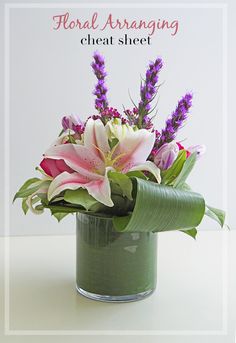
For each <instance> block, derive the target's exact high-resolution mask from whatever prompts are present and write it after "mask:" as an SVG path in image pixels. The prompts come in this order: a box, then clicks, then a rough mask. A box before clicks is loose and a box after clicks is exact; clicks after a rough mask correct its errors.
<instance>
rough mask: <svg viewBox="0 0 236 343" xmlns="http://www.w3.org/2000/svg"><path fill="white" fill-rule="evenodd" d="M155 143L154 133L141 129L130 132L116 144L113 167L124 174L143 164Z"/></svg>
mask: <svg viewBox="0 0 236 343" xmlns="http://www.w3.org/2000/svg"><path fill="white" fill-rule="evenodd" d="M154 142H155V133H154V132H148V131H147V130H144V129H141V130H138V131H134V132H130V133H129V134H128V135H126V136H125V137H124V138H123V139H122V140H121V141H120V142H119V143H118V144H117V147H116V149H115V151H114V153H113V156H112V158H113V159H117V161H116V162H115V163H114V167H115V168H117V169H119V170H121V171H122V172H124V173H126V172H127V171H129V170H130V168H132V167H134V166H136V165H139V164H142V163H144V162H145V161H146V160H147V158H148V156H149V154H150V152H151V150H152V148H153V145H154Z"/></svg>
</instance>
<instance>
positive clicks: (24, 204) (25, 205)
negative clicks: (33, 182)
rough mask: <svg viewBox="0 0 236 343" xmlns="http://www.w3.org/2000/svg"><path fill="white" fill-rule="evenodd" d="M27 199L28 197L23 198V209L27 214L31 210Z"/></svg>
mask: <svg viewBox="0 0 236 343" xmlns="http://www.w3.org/2000/svg"><path fill="white" fill-rule="evenodd" d="M26 201H27V198H24V199H23V200H22V210H23V212H24V214H27V212H28V210H29V206H28V205H27V203H26Z"/></svg>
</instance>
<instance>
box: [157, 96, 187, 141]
mask: <svg viewBox="0 0 236 343" xmlns="http://www.w3.org/2000/svg"><path fill="white" fill-rule="evenodd" d="M192 97H193V96H192V94H190V93H187V94H186V95H185V96H184V97H183V98H182V99H181V100H180V101H179V102H178V105H177V107H176V109H175V111H174V112H173V113H172V114H171V116H170V118H169V119H167V121H166V127H165V129H163V130H162V132H161V136H160V138H159V140H158V142H157V146H158V147H159V148H160V147H161V146H162V145H163V144H164V143H168V142H171V141H173V140H174V139H175V137H176V133H177V131H178V130H179V129H180V128H181V127H182V126H183V123H184V121H185V120H186V119H187V114H188V111H189V109H190V107H191V106H192Z"/></svg>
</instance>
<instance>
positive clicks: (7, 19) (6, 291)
mask: <svg viewBox="0 0 236 343" xmlns="http://www.w3.org/2000/svg"><path fill="white" fill-rule="evenodd" d="M16 8H27V9H28V8H29V9H30V8H35V9H36V8H67V9H68V8H171V9H173V8H190V9H194V8H203V9H204V8H212V9H216V8H218V9H221V10H222V33H223V38H222V44H223V46H222V60H223V62H222V77H223V85H222V103H223V106H222V107H223V108H222V113H223V117H224V120H223V128H222V129H223V150H224V151H225V154H223V163H222V164H223V206H224V209H225V210H227V208H228V206H227V196H228V194H227V189H228V188H227V187H228V181H227V162H228V158H227V152H228V149H227V145H228V144H227V132H228V120H227V116H228V112H227V94H228V90H227V85H228V75H227V73H228V67H227V58H228V54H227V25H228V19H227V8H228V7H227V4H226V3H205V4H197V3H190V4H188V3H177V4H176V3H166V4H165V3H159V4H151V3H149V4H135V3H134V4H122V3H120V4H118V3H115V4H110V3H98V4H97V3H88V4H86V3H83V4H75V3H47V4H43V3H32V4H27V3H5V13H4V19H5V20H4V61H5V74H4V88H5V98H4V129H5V135H4V176H5V190H4V195H5V201H4V210H5V216H4V224H5V250H4V252H5V254H4V257H5V259H4V261H5V264H4V276H5V283H4V304H5V307H4V333H5V335H11V336H18V335H24V336H26V335H27V336H28V335H30V336H31V335H36V336H39V335H46V336H51V335H66V336H67V335H68V336H71V335H72V336H75V335H83V336H84V335H92V336H99V335H116V336H118V335H125V336H126V335H127V336H130V335H140V336H149V335H151V336H155V335H156V336H157V335H158V336H180V335H181V336H193V335H196V336H204V335H205V336H214V335H215V336H222V335H227V333H228V232H227V231H223V232H222V235H223V239H222V251H223V257H222V260H223V264H222V285H223V287H222V288H223V291H222V303H223V311H222V312H223V320H222V330H209V331H208V330H170V331H168V330H11V329H10V306H9V303H10V292H9V286H10V282H9V281H10V276H9V248H10V236H9V234H10V204H11V201H10V195H9V193H10V192H9V190H10V151H9V146H10V144H9V142H10V134H9V133H10V111H9V110H10V62H9V57H10V49H9V48H10V44H9V42H10V39H9V38H10V35H9V32H10V10H11V9H16Z"/></svg>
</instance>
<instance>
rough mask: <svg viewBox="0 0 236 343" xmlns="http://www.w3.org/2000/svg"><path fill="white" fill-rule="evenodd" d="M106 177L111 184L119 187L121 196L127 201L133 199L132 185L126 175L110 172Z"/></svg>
mask: <svg viewBox="0 0 236 343" xmlns="http://www.w3.org/2000/svg"><path fill="white" fill-rule="evenodd" d="M108 177H109V180H110V181H111V182H112V183H114V184H116V185H118V186H119V187H120V189H121V194H122V196H126V197H127V198H128V199H129V200H132V199H133V198H132V189H133V185H132V181H131V180H130V178H129V177H128V176H127V175H125V174H121V173H118V172H113V171H110V172H109V174H108Z"/></svg>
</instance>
